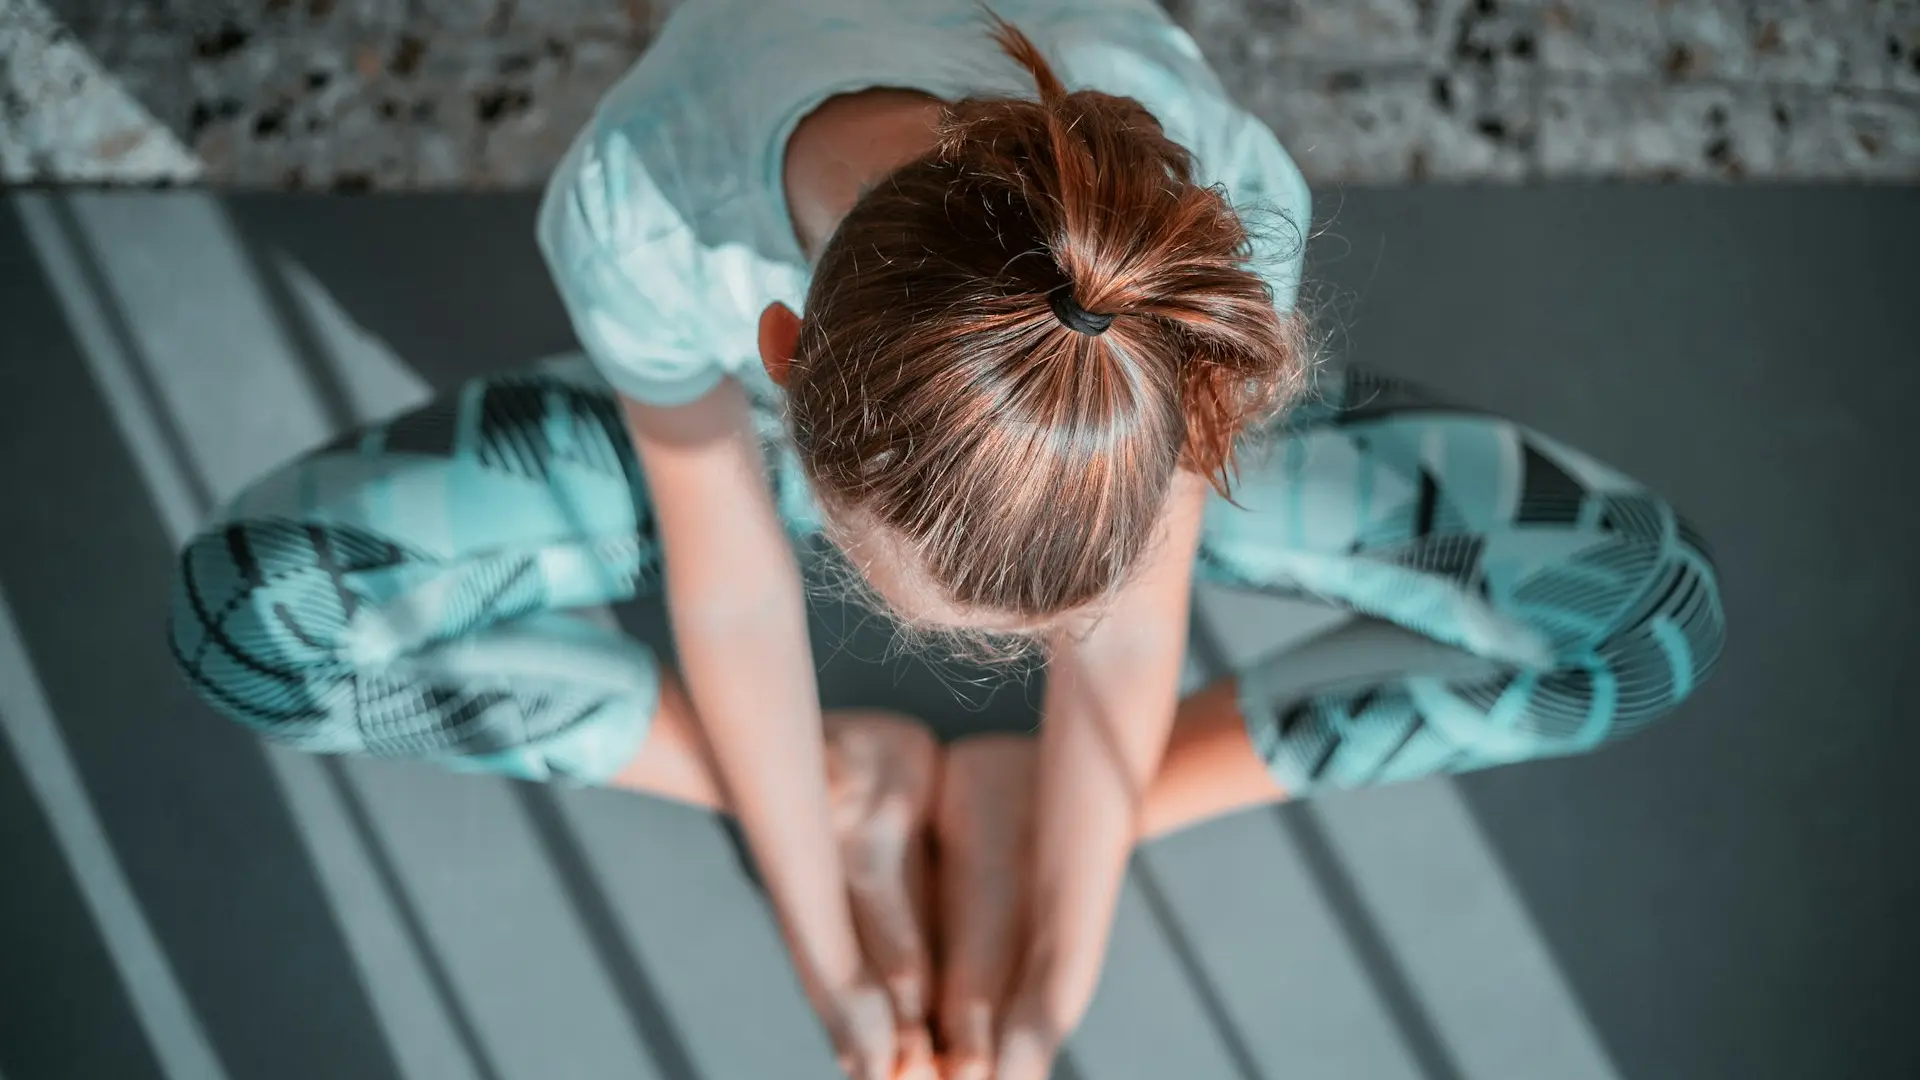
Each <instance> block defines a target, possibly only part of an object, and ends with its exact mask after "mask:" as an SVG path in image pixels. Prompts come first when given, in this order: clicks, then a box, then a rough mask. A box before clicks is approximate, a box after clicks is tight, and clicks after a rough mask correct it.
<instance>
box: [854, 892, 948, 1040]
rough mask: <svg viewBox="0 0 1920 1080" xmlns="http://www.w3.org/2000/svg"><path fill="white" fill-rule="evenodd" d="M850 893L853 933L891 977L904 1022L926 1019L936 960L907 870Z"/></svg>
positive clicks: (889, 986) (892, 993)
mask: <svg viewBox="0 0 1920 1080" xmlns="http://www.w3.org/2000/svg"><path fill="white" fill-rule="evenodd" d="M903 869H904V866H903ZM848 892H849V898H850V899H851V901H852V907H853V922H854V932H855V934H856V935H857V936H858V937H859V939H860V947H861V949H862V951H864V952H865V953H866V955H867V960H868V961H869V962H870V963H871V964H872V965H873V966H874V968H875V969H876V970H878V971H879V972H881V973H882V975H883V977H884V978H885V979H886V985H887V993H888V996H889V997H890V998H891V999H892V1002H893V1007H894V1010H895V1013H896V1015H897V1017H898V1018H899V1020H900V1023H901V1025H902V1026H907V1025H914V1024H924V1023H925V1022H926V1017H927V998H928V996H929V990H930V983H931V982H932V976H931V972H932V968H933V964H932V961H931V958H930V956H929V952H928V948H927V936H926V933H925V930H924V928H923V926H922V925H921V919H920V917H919V915H918V913H917V911H916V907H917V906H918V905H917V904H916V903H915V900H914V896H913V891H912V889H911V888H910V887H909V884H908V881H907V877H906V875H905V874H904V873H900V874H887V875H885V876H883V877H880V878H878V879H872V880H869V881H866V882H862V883H861V884H860V885H859V886H857V887H854V888H850V889H849V891H848Z"/></svg>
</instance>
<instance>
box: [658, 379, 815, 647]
mask: <svg viewBox="0 0 1920 1080" xmlns="http://www.w3.org/2000/svg"><path fill="white" fill-rule="evenodd" d="M622 405H623V408H624V412H625V415H626V421H627V427H628V430H629V431H630V432H631V433H632V436H633V441H634V446H635V449H636V450H637V451H638V453H639V457H640V467H641V471H642V473H643V474H644V475H645V477H646V483H647V489H648V494H649V496H650V499H651V502H652V504H653V510H654V518H655V521H656V523H657V528H658V532H659V536H660V543H661V547H662V549H663V551H664V556H665V561H666V566H667V574H668V591H669V595H670V596H671V597H672V598H673V599H674V600H675V601H676V602H679V603H685V602H687V601H689V600H695V601H699V602H700V610H701V611H704V612H707V613H709V614H714V615H722V614H738V612H733V611H731V608H732V604H733V603H734V602H738V603H740V604H744V605H756V604H762V603H764V602H766V599H767V597H768V595H769V594H771V593H776V592H777V593H784V592H787V591H791V590H793V589H795V588H797V586H796V585H795V583H794V581H793V580H792V579H793V576H794V574H795V573H797V571H796V570H795V569H794V562H793V556H792V551H791V545H790V543H789V541H788V539H787V536H786V532H785V530H784V528H783V527H782V526H781V524H780V521H779V517H778V514H777V513H776V511H775V509H774V505H773V495H772V490H771V487H770V485H769V482H768V478H767V475H766V466H765V464H764V459H763V457H762V454H761V450H760V440H759V436H758V433H757V432H756V431H755V429H754V425H753V417H752V408H751V405H750V404H749V402H748V400H747V395H746V392H745V391H744V390H743V389H742V388H741V386H740V384H739V383H737V382H734V381H733V380H730V379H729V380H725V381H723V382H721V383H720V384H719V385H718V386H717V387H715V388H714V389H713V390H712V391H711V392H709V393H707V394H705V395H704V396H702V397H700V398H699V399H698V400H695V401H692V402H689V403H687V404H685V405H676V406H659V405H650V404H647V403H644V402H640V401H635V400H633V399H631V398H624V397H623V398H622ZM686 614H691V612H690V611H684V612H682V613H681V615H686ZM677 617H678V616H677Z"/></svg>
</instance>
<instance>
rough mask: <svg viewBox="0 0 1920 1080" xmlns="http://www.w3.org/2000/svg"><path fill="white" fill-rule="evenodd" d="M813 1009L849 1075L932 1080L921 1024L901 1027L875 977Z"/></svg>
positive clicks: (855, 1079) (867, 1079) (862, 1079)
mask: <svg viewBox="0 0 1920 1080" xmlns="http://www.w3.org/2000/svg"><path fill="white" fill-rule="evenodd" d="M816 1008H817V1009H818V1011H819V1013H820V1019H821V1021H822V1022H823V1023H825V1024H826V1027H827V1037H828V1038H829V1039H831V1040H832V1041H833V1048H834V1052H835V1053H836V1054H837V1055H838V1056H839V1059H840V1067H841V1068H842V1069H843V1070H845V1071H846V1074H847V1076H848V1077H850V1078H851V1080H936V1073H935V1072H934V1069H933V1063H932V1062H933V1047H932V1044H931V1042H930V1041H929V1040H928V1038H927V1033H926V1027H925V1025H924V1024H922V1025H920V1026H918V1027H917V1028H916V1027H912V1026H909V1027H905V1028H903V1027H902V1025H901V1023H900V1020H899V1019H898V1015H897V1010H896V1008H895V1004H894V999H893V995H892V994H890V993H888V992H887V988H886V987H885V986H884V985H883V984H882V983H881V982H880V980H878V979H876V978H873V977H871V975H865V976H863V977H862V978H861V979H860V980H859V981H858V982H857V983H856V984H855V985H853V986H851V987H848V988H847V989H845V990H842V991H840V992H838V993H833V994H829V995H827V996H826V997H825V999H824V1000H823V1001H821V1002H820V1003H819V1004H818V1005H817V1006H816Z"/></svg>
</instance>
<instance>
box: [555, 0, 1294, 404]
mask: <svg viewBox="0 0 1920 1080" xmlns="http://www.w3.org/2000/svg"><path fill="white" fill-rule="evenodd" d="M994 10H995V11H997V12H998V13H999V14H1000V15H1002V16H1003V17H1005V18H1006V19H1007V20H1008V21H1009V22H1011V23H1013V24H1014V25H1016V26H1018V27H1019V28H1020V29H1021V30H1023V31H1025V32H1026V34H1027V35H1028V36H1029V37H1031V38H1032V39H1033V41H1034V43H1035V44H1036V45H1038V46H1039V47H1040V50H1041V52H1042V53H1043V54H1044V55H1045V56H1046V57H1047V58H1048V60H1049V61H1050V62H1051V63H1052V64H1053V66H1054V69H1055V71H1057V72H1058V73H1059V75H1060V78H1061V80H1062V81H1063V82H1064V83H1065V84H1066V85H1067V88H1068V89H1069V90H1078V89H1094V90H1100V91H1104V92H1106V93H1109V94H1116V95H1121V96H1125V97H1131V98H1134V99H1137V100H1138V101H1140V102H1141V103H1142V104H1143V105H1145V106H1146V108H1147V110H1148V111H1149V112H1151V113H1152V114H1153V115H1154V117H1155V118H1156V119H1158V120H1159V121H1160V124H1161V126H1162V127H1163V128H1164V129H1165V130H1166V132H1167V134H1168V135H1169V136H1170V137H1171V138H1173V140H1174V141H1176V142H1178V143H1179V144H1181V145H1182V146H1184V147H1186V148H1187V149H1188V150H1189V151H1190V152H1191V153H1192V154H1193V155H1194V160H1195V165H1196V168H1197V171H1198V174H1199V175H1198V177H1197V178H1198V179H1199V180H1200V182H1202V183H1206V184H1220V185H1224V187H1225V189H1226V191H1227V193H1228V196H1229V198H1230V199H1231V200H1232V201H1233V203H1234V205H1235V207H1236V208H1238V209H1240V210H1241V212H1242V214H1243V216H1245V217H1246V218H1247V220H1248V223H1249V225H1250V226H1251V227H1252V232H1253V234H1254V237H1255V241H1254V247H1255V251H1254V268H1255V269H1256V270H1258V271H1259V272H1260V273H1261V274H1262V275H1263V276H1264V277H1265V278H1266V279H1267V280H1268V281H1269V282H1270V283H1271V284H1272V286H1273V292H1274V297H1275V301H1276V303H1278V304H1279V305H1280V306H1281V307H1282V308H1283V309H1285V308H1288V307H1291V305H1292V304H1293V300H1294V296H1295V293H1296V291H1297V289H1298V285H1299V276H1300V267H1301V257H1302V255H1303V253H1304V248H1305V242H1306V232H1307V226H1308V222H1309V220H1310V207H1309V203H1308V195H1307V188H1306V184H1305V182H1304V181H1303V180H1302V179H1301V176H1300V171H1299V169H1298V168H1296V167H1295V166H1294V163H1293V161H1292V159H1291V158H1289V157H1288V156H1287V153H1286V151H1285V150H1283V149H1281V147H1280V143H1279V142H1278V140H1276V139H1275V138H1274V136H1273V133H1272V132H1271V131H1269V130H1267V128H1266V127H1265V126H1264V125H1263V124H1261V123H1260V122H1259V121H1258V120H1255V119H1254V118H1253V117H1252V116H1250V115H1248V114H1247V113H1246V112H1245V111H1244V110H1243V109H1241V108H1239V107H1238V106H1237V105H1235V104H1234V103H1233V102H1232V101H1230V100H1229V99H1228V97H1227V95H1226V91H1225V90H1224V89H1223V88H1222V87H1221V85H1220V81H1219V79H1218V78H1217V77H1216V76H1215V75H1214V73H1213V71H1212V69H1211V68H1209V67H1208V66H1207V63H1206V61H1205V60H1204V59H1203V58H1202V57H1201V55H1200V50H1199V48H1198V47H1197V46H1196V45H1195V44H1194V42H1193V39H1192V38H1191V37H1189V36H1188V35H1187V33H1186V32H1185V31H1184V30H1181V29H1180V28H1179V27H1178V26H1176V25H1174V24H1173V23H1172V22H1171V21H1170V20H1169V19H1168V18H1167V15H1166V13H1165V12H1163V11H1162V10H1161V9H1160V8H1159V7H1158V6H1157V5H1156V4H1155V3H1153V0H996V3H995V4H994ZM874 87H895V88H901V89H909V90H918V91H921V92H923V93H927V94H931V95H933V96H935V97H939V98H943V99H946V100H949V101H953V100H958V99H960V98H963V97H968V96H978V95H1008V96H1021V97H1029V98H1030V97H1032V96H1034V89H1033V85H1032V81H1031V79H1030V78H1029V77H1028V76H1027V74H1026V73H1025V72H1024V71H1022V70H1021V69H1020V67H1019V66H1018V65H1017V64H1015V63H1014V62H1013V61H1012V60H1011V59H1009V58H1008V57H1007V56H1006V55H1005V54H1004V53H1002V52H1001V51H1000V48H999V46H998V45H997V44H996V43H995V42H994V41H993V39H992V38H991V37H990V36H989V35H988V24H987V22H986V20H985V18H984V16H983V15H982V13H981V10H980V8H979V6H978V5H977V4H976V3H975V2H974V0H906V2H903V0H805V2H800V3H796V2H792V0H686V2H685V3H683V4H681V6H680V7H679V8H677V9H676V10H675V11H674V13H673V14H672V16H671V17H669V18H668V20H667V22H666V25H665V26H664V27H663V28H662V29H661V32H660V34H659V36H658V37H657V38H656V39H655V41H654V43H653V45H652V47H651V48H649V49H648V51H647V53H646V55H645V56H644V57H642V58H641V60H640V61H639V63H638V64H636V65H635V66H634V68H633V70H632V71H630V72H629V73H628V74H627V75H626V76H625V77H624V78H623V79H622V80H621V81H620V83H619V85H617V86H616V87H614V89H613V90H612V91H611V92H610V93H609V94H608V95H607V96H606V98H605V99H604V100H603V101H602V102H601V103H600V106H599V108H598V109H597V110H596V111H595V113H594V117H593V120H592V121H591V122H590V123H589V124H588V125H587V127H586V128H585V130H583V131H582V132H581V133H580V136H579V137H578V139H576V140H575V142H574V144H573V146H572V148H571V149H570V150H569V151H568V152H567V154H566V156H565V158H564V159H563V160H562V161H561V163H560V166H559V168H558V169H557V170H556V172H555V174H554V176H553V179H552V180H551V182H550V183H549V185H548V188H547V193H546V197H545V199H544V200H543V201H542V203H541V206H540V219H539V240H540V248H541V250H542V251H543V252H544V253H545V255H546V258H547V262H548V265H549V267H550V268H551V270H552V272H553V276H554V281H555V283H556V284H557V286H558V288H559V291H560V296H561V298H562V300H563V301H564V303H565V304H566V307H567V311H568V314H569V315H570V317H571V318H572V320H573V325H574V328H575V330H576V332H577V333H578V334H579V336H580V339H581V341H582V343H583V344H584V345H585V346H586V349H587V352H588V354H589V355H591V356H592V357H593V360H594V363H595V364H596V366H597V367H598V368H599V369H600V370H601V372H602V373H603V374H604V375H605V376H606V377H607V379H608V381H609V382H611V383H612V384H613V385H614V387H615V388H617V389H618V390H620V391H621V392H622V393H624V394H626V395H628V396H630V397H632V398H635V399H637V400H639V401H644V402H647V403H649V404H655V405H677V404H682V403H685V402H688V401H692V400H694V399H696V398H698V397H700V396H701V395H703V394H705V393H707V392H708V391H709V390H711V389H713V387H714V386H715V385H717V384H718V383H719V382H720V380H721V379H723V378H726V377H729V376H731V377H734V378H737V379H740V380H742V381H744V382H746V383H748V384H749V385H750V386H753V387H755V388H757V389H761V390H770V386H768V384H767V381H766V375H765V372H764V370H763V369H762V367H761V365H760V361H759V351H758V347H757V344H756V340H757V338H756V335H757V327H758V322H759V316H760V312H761V310H762V309H763V308H765V307H766V305H767V304H769V303H771V302H773V301H775V300H778V301H781V302H783V303H785V304H787V305H788V306H789V307H791V308H793V309H794V310H795V311H802V310H803V308H802V305H803V302H804V300H805V297H806V292H807V284H808V279H809V275H810V273H811V270H810V268H809V266H808V264H807V260H806V257H805V255H804V254H803V253H802V251H801V249H800V245H799V241H798V240H797V239H796V237H795V236H794V232H793V223H792V221H791V220H790V218H789V215H788V210H787V201H786V197H785V193H784V191H783V188H782V181H781V173H782V167H783V163H784V158H785V151H786V145H787V139H788V137H789V136H790V135H792V133H793V130H794V128H795V127H796V126H797V125H798V124H799V122H800V120H801V118H803V117H804V116H806V115H807V114H808V113H809V112H811V111H812V110H813V109H814V108H816V107H817V106H819V105H820V104H821V103H822V102H824V101H826V100H827V99H828V98H830V97H833V96H834V95H836V94H845V93H850V92H853V91H857V90H864V89H871V88H874Z"/></svg>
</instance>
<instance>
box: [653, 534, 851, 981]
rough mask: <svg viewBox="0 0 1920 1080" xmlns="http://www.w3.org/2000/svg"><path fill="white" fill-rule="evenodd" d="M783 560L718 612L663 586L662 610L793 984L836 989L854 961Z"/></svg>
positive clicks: (791, 580)
mask: <svg viewBox="0 0 1920 1080" xmlns="http://www.w3.org/2000/svg"><path fill="white" fill-rule="evenodd" d="M782 554H783V555H784V556H785V562H786V564H787V568H788V572H787V573H785V574H782V573H780V572H779V567H777V566H776V567H767V566H766V565H764V564H762V565H761V566H760V567H759V568H758V569H757V571H756V573H755V574H754V577H755V579H756V580H755V581H754V582H753V583H752V585H751V588H750V589H743V590H742V591H740V592H738V593H735V594H734V595H733V596H732V597H731V598H730V599H729V600H727V601H725V602H723V603H720V604H715V603H714V602H713V597H712V595H711V594H708V595H705V596H702V597H699V598H679V599H680V602H677V603H676V599H677V598H676V597H675V596H674V590H673V589H672V587H671V586H669V590H668V603H669V605H670V606H671V608H672V610H673V612H674V615H673V626H674V634H675V638H676V642H677V644H678V646H679V652H680V661H681V667H682V674H683V677H684V679H685V681H686V684H687V690H688V696H689V697H690V698H691V699H692V702H693V706H694V711H695V714H696V715H697V716H699V717H700V720H701V729H702V731H703V733H704V734H705V735H706V738H707V742H708V746H709V749H710V750H711V752H712V755H713V762H714V766H715V771H716V772H717V773H718V774H719V778H720V782H721V785H722V786H723V787H724V788H725V790H726V792H727V800H728V805H729V807H730V808H731V809H732V811H733V813H734V816H735V818H736V819H737V820H738V822H739V824H740V828H741V831H742V833H744V835H745V837H746V840H747V845H748V848H749V849H750V850H751V852H752V854H753V857H754V860H755V862H756V863H757V865H758V868H759V871H760V874H761V877H762V879H763V880H764V881H765V883H766V888H767V893H768V896H769V898H770V899H771V900H772V902H773V906H774V909H775V911H776V912H777V913H778V915H779V917H780V920H781V923H782V927H783V929H784V931H785V933H786V935H787V938H788V943H789V947H790V948H791V949H792V950H793V952H794V959H795V962H796V964H798V965H799V966H800V967H801V968H802V972H801V974H802V978H803V979H806V980H809V981H810V982H811V981H817V982H818V983H819V984H820V985H819V986H817V987H814V988H815V989H824V988H834V987H844V986H846V985H847V984H849V983H850V982H851V981H852V980H853V979H854V977H855V975H856V974H857V972H858V970H859V967H860V955H859V951H858V946H857V942H856V941H855V938H854V931H853V924H852V919H851V915H850V912H849V909H848V906H847V894H846V887H845V882H844V881H843V879H842V875H841V867H840V858H839V852H838V848H837V845H836V844H835V842H834V837H833V830H832V824H831V820H830V818H829V813H828V804H827V790H826V763H825V749H824V742H823V739H822V735H821V726H820V708H819V703H818V702H819V697H818V693H817V689H816V686H815V681H814V671H813V663H812V657H811V652H810V649H809V647H808V642H807V628H806V616H805V607H804V600H803V593H802V591H801V583H800V579H799V574H798V571H797V570H795V569H792V557H791V555H790V554H788V553H786V552H782ZM703 603H704V604H705V605H706V606H705V607H702V606H700V605H701V604H703Z"/></svg>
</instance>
